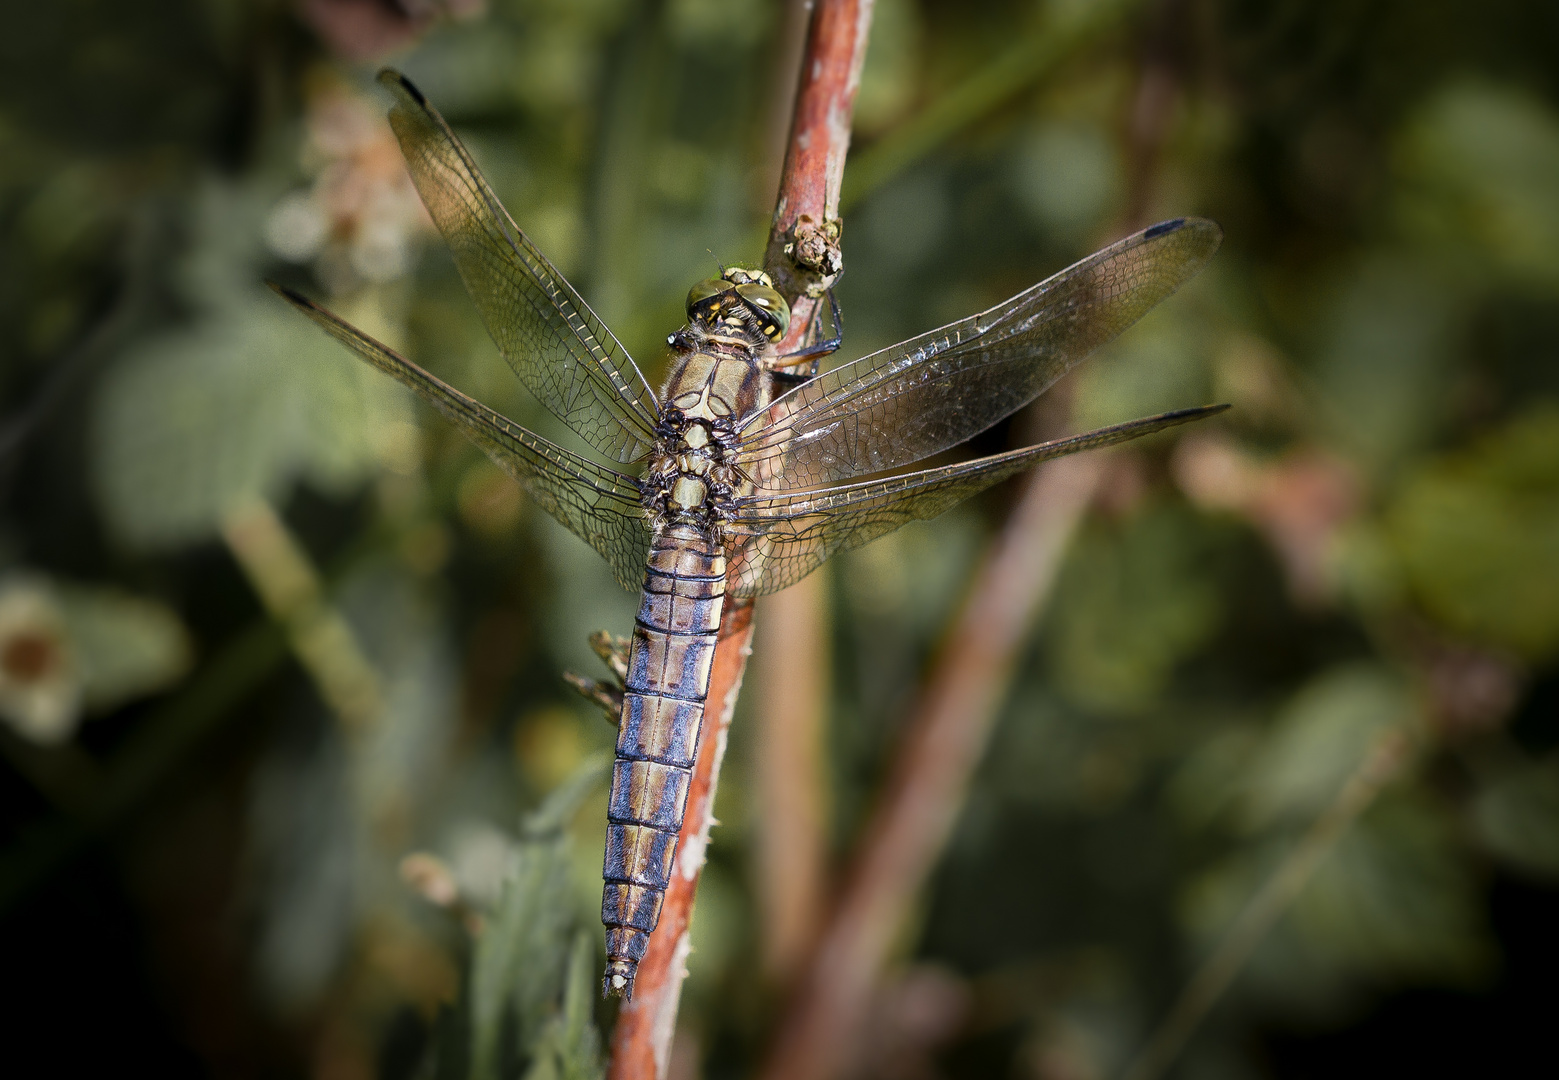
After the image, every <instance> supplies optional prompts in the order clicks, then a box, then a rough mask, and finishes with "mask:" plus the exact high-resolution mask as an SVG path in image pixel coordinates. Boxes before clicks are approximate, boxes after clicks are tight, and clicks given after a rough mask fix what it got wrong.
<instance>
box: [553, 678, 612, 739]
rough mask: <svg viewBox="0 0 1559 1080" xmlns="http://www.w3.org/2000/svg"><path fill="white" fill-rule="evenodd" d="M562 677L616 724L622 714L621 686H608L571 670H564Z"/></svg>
mask: <svg viewBox="0 0 1559 1080" xmlns="http://www.w3.org/2000/svg"><path fill="white" fill-rule="evenodd" d="M563 679H564V681H565V682H567V683H568V685H570V686H572V687H573V688H574V689H575V690H577V691H579V693H580V695H581V696H583V697H584V698H585V700H586V701H590V702H593V703H594V704H596V705H599V706H600V707H601V711H602V712H604V713H605V714H606V719H607V721H608V722H609V723H610V724H611V725H612V726H613V727H616V726H617V722H618V718H619V717H621V716H622V711H623V691H622V687H620V686H609V685H608V684H606V683H603V682H600V681H599V680H596V679H587V678H585V677H584V676H583V675H578V674H575V673H574V672H572V671H565V672H564V673H563Z"/></svg>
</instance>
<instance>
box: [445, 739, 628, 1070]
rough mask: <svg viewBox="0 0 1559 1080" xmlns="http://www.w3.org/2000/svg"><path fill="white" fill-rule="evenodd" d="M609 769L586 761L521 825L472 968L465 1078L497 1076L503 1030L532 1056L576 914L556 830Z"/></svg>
mask: <svg viewBox="0 0 1559 1080" xmlns="http://www.w3.org/2000/svg"><path fill="white" fill-rule="evenodd" d="M609 768H610V761H609V759H606V758H605V757H597V758H593V759H591V760H590V761H589V762H587V763H586V764H585V765H584V766H583V767H581V768H580V769H579V770H578V771H577V772H576V773H575V775H574V776H573V777H571V778H570V779H569V780H567V781H565V782H564V783H563V784H561V785H560V786H559V788H558V790H556V791H554V792H553V793H552V794H551V795H549V796H548V797H547V799H546V800H545V802H543V804H542V805H541V807H540V808H539V809H538V810H537V811H535V812H534V813H532V814H530V815H528V816H527V817H526V819H525V821H524V823H523V825H522V830H521V831H522V835H523V836H524V837H525V839H524V840H522V842H521V843H520V844H519V845H518V846H517V849H516V852H515V859H514V867H513V869H512V870H511V871H510V872H509V876H508V878H507V880H506V881H505V882H504V887H503V892H502V893H501V894H500V896H499V900H498V907H497V909H496V910H495V911H494V912H493V913H492V916H491V918H490V919H489V920H488V923H487V926H486V928H485V929H484V930H483V931H482V935H481V937H480V938H479V939H478V940H477V947H476V955H475V957H474V958H473V961H472V965H471V985H470V1010H471V1072H470V1076H471V1080H498V1078H499V1077H500V1076H501V1075H502V1074H503V1070H502V1065H503V1062H504V1060H505V1055H504V1039H503V1037H504V1034H505V1031H506V1030H512V1031H513V1035H514V1043H513V1045H514V1047H515V1050H516V1056H517V1057H518V1058H519V1059H521V1060H523V1059H525V1058H534V1056H535V1055H536V1052H537V1047H538V1046H539V1045H540V1040H541V1039H542V1037H543V1034H544V1031H545V1028H546V1024H547V1023H548V1022H549V1020H550V1017H551V1013H552V1009H553V1007H554V1006H555V1004H556V1003H557V1001H558V998H559V993H560V988H561V987H562V986H563V984H564V981H565V978H566V977H567V972H568V964H569V955H570V954H569V944H570V940H571V934H570V931H571V930H572V928H573V924H574V921H575V917H576V913H577V912H578V906H577V905H576V904H575V903H574V899H573V890H574V879H573V876H572V873H571V866H572V862H571V858H570V853H569V843H568V837H567V835H566V833H565V832H564V831H563V827H564V825H565V824H566V823H567V822H568V820H569V819H570V818H571V817H573V815H574V813H575V812H576V811H577V810H578V808H579V806H580V805H581V803H582V802H583V801H584V799H585V797H586V796H588V795H589V794H590V792H591V791H592V790H594V789H595V788H596V787H597V786H598V785H599V784H600V782H601V780H602V779H603V777H604V776H605V775H606V772H607V770H608V769H609ZM511 1024H512V1028H511V1027H510V1025H511Z"/></svg>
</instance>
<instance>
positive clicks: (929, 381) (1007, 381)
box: [738, 218, 1223, 491]
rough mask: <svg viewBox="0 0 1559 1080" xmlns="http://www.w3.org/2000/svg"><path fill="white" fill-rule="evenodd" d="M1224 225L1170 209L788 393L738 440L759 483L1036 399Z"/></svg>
mask: <svg viewBox="0 0 1559 1080" xmlns="http://www.w3.org/2000/svg"><path fill="white" fill-rule="evenodd" d="M1222 238H1223V231H1222V230H1221V229H1219V228H1218V226H1217V225H1215V224H1214V223H1213V222H1211V221H1204V220H1201V219H1199V218H1177V219H1176V220H1174V221H1166V222H1163V223H1161V224H1159V225H1155V226H1153V227H1152V228H1150V229H1144V230H1143V231H1142V232H1139V233H1136V234H1135V235H1133V236H1129V237H1127V238H1126V239H1124V240H1122V241H1120V242H1119V243H1116V244H1112V245H1111V246H1110V247H1107V248H1105V249H1104V250H1103V251H1099V252H1096V253H1094V254H1093V255H1090V256H1089V257H1088V258H1086V259H1084V260H1082V261H1081V262H1079V263H1077V264H1075V265H1074V266H1071V267H1069V268H1068V269H1066V270H1063V271H1061V272H1060V273H1059V274H1056V275H1055V276H1054V277H1051V278H1048V279H1047V280H1045V281H1042V282H1040V283H1039V284H1038V285H1035V286H1034V287H1033V288H1031V289H1027V290H1025V291H1024V292H1021V293H1019V294H1018V295H1017V296H1014V297H1013V298H1012V299H1010V300H1007V301H1004V302H1002V303H1000V304H997V305H996V306H995V307H993V308H991V309H990V310H989V311H982V312H980V313H979V314H978V315H972V316H970V317H969V318H967V319H964V320H962V321H960V322H955V323H952V324H950V325H948V326H944V327H942V328H941V329H938V330H932V331H931V332H929V333H926V334H922V335H921V336H919V337H916V338H911V339H910V340H908V341H904V342H900V343H899V344H897V345H894V346H892V347H891V348H888V349H883V350H882V351H880V352H875V353H872V354H871V355H870V356H864V357H862V358H861V359H859V360H856V361H854V362H852V363H849V364H845V365H843V366H842V367H839V368H836V369H834V370H833V371H830V372H827V373H826V374H824V375H822V376H820V377H818V378H816V379H814V380H812V381H811V382H809V383H806V384H805V385H803V386H800V387H798V388H796V389H795V390H792V391H791V392H789V393H788V394H785V395H784V396H782V397H780V398H778V399H776V400H775V402H774V405H773V407H772V408H771V409H770V410H769V411H768V412H764V413H758V414H756V415H755V416H754V417H753V419H752V420H751V421H749V425H752V424H754V423H756V422H759V421H758V417H768V418H773V417H775V416H781V415H782V416H783V418H782V419H779V420H777V421H774V420H772V419H771V422H770V423H769V424H768V425H767V426H763V427H751V428H750V430H749V432H748V433H747V434H746V435H745V437H744V440H743V444H742V447H741V448H740V450H739V451H738V453H739V455H740V458H741V460H742V462H743V467H744V468H745V469H746V471H747V473H748V475H749V476H752V477H753V478H754V480H755V481H756V483H757V484H758V486H759V487H760V488H761V489H764V490H768V491H796V490H801V489H806V488H819V487H822V486H824V485H827V484H831V483H835V482H837V481H840V480H848V479H850V478H852V477H856V476H864V475H867V474H869V473H875V472H885V471H887V470H890V469H896V468H899V467H901V466H904V465H908V464H910V463H911V462H915V461H919V460H921V459H922V458H926V457H929V456H931V455H932V454H936V453H939V452H941V451H943V450H946V449H948V448H950V447H953V446H957V445H958V444H959V443H961V442H963V441H965V440H966V439H968V438H969V437H970V436H973V435H976V434H978V433H979V432H981V431H984V430H985V429H986V428H988V427H990V426H991V425H992V424H994V423H996V422H997V421H998V420H1001V419H1002V418H1003V417H1006V416H1009V415H1010V414H1012V413H1013V412H1015V411H1016V410H1017V409H1019V408H1022V407H1023V406H1024V405H1026V404H1028V403H1029V402H1030V401H1032V400H1034V398H1036V397H1038V396H1039V394H1040V393H1041V392H1043V391H1044V390H1045V389H1046V388H1047V387H1049V386H1050V385H1051V384H1052V383H1054V382H1055V381H1056V380H1057V379H1059V378H1060V377H1061V376H1062V375H1065V374H1066V373H1067V372H1068V371H1070V370H1071V369H1072V367H1074V366H1075V365H1076V364H1077V363H1078V362H1079V361H1080V360H1082V359H1083V358H1084V357H1086V356H1087V355H1088V354H1089V353H1091V352H1093V351H1094V350H1095V349H1097V348H1098V347H1099V346H1101V345H1103V344H1104V343H1105V342H1107V341H1109V340H1110V339H1111V338H1113V337H1115V336H1116V335H1117V334H1119V333H1120V332H1121V331H1122V330H1125V329H1126V328H1127V327H1128V326H1130V325H1131V324H1132V323H1134V322H1136V321H1137V320H1138V319H1140V318H1141V317H1142V316H1143V315H1145V314H1146V313H1147V312H1148V311H1149V310H1150V309H1151V308H1152V307H1153V306H1154V305H1155V304H1157V303H1158V302H1159V301H1160V300H1163V299H1164V298H1165V297H1166V296H1168V295H1169V294H1170V293H1172V292H1174V291H1175V290H1176V289H1177V288H1179V287H1180V286H1181V285H1182V284H1183V283H1184V282H1185V281H1186V280H1187V279H1189V278H1190V277H1191V276H1192V275H1194V274H1195V273H1196V272H1197V271H1198V270H1200V269H1201V268H1202V266H1203V265H1204V264H1205V263H1206V262H1207V260H1208V259H1209V258H1211V257H1212V254H1213V252H1214V251H1216V250H1217V248H1218V244H1219V242H1220V241H1221V240H1222Z"/></svg>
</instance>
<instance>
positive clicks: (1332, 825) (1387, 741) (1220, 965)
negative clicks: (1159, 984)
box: [1123, 728, 1409, 1080]
mask: <svg viewBox="0 0 1559 1080" xmlns="http://www.w3.org/2000/svg"><path fill="white" fill-rule="evenodd" d="M1408 749H1409V741H1408V738H1407V733H1406V732H1405V731H1404V730H1402V729H1401V728H1393V729H1391V730H1389V731H1387V732H1385V733H1384V734H1383V735H1382V736H1381V737H1380V738H1379V739H1377V740H1376V742H1375V744H1374V745H1373V746H1372V747H1371V748H1370V752H1369V753H1368V754H1366V755H1365V757H1364V760H1363V761H1361V762H1360V763H1359V767H1358V768H1357V769H1356V770H1354V773H1353V775H1352V776H1350V777H1349V778H1348V782H1347V783H1345V784H1344V785H1343V786H1342V788H1341V789H1340V790H1339V791H1338V792H1337V796H1336V798H1334V799H1333V800H1332V803H1331V805H1330V806H1328V807H1327V808H1326V810H1325V812H1323V813H1322V814H1321V816H1320V817H1318V818H1316V820H1315V822H1314V823H1313V824H1312V825H1311V826H1310V828H1309V830H1308V831H1307V832H1306V833H1305V835H1304V837H1303V839H1301V840H1300V841H1299V844H1298V846H1296V847H1295V848H1294V850H1293V851H1291V852H1290V853H1289V855H1288V857H1287V858H1286V859H1284V860H1283V862H1282V865H1280V866H1279V867H1278V868H1277V869H1276V870H1275V871H1273V873H1272V876H1271V877H1269V878H1268V879H1267V880H1266V881H1265V882H1263V883H1262V886H1261V888H1260V889H1259V890H1257V892H1256V894H1255V895H1254V896H1252V897H1251V899H1250V902H1249V903H1248V904H1246V905H1245V909H1244V910H1243V911H1241V912H1240V914H1239V916H1238V918H1236V919H1235V920H1234V923H1233V925H1231V926H1230V927H1229V931H1228V933H1226V934H1225V935H1224V937H1223V940H1222V941H1220V942H1219V943H1218V948H1217V949H1216V950H1214V951H1213V953H1212V955H1211V956H1209V957H1208V958H1207V959H1206V960H1205V961H1203V963H1202V966H1201V967H1200V968H1199V969H1197V972H1196V974H1195V975H1194V976H1193V977H1192V978H1191V981H1190V982H1188V983H1186V985H1185V989H1183V990H1182V991H1181V992H1180V997H1179V998H1178V999H1177V1000H1176V1001H1175V1007H1174V1008H1173V1009H1171V1010H1170V1013H1169V1015H1168V1016H1166V1017H1165V1018H1164V1020H1163V1022H1162V1023H1161V1024H1159V1027H1158V1030H1157V1031H1155V1032H1154V1033H1153V1037H1152V1038H1151V1039H1149V1040H1148V1044H1147V1046H1146V1047H1144V1048H1143V1050H1142V1052H1141V1053H1140V1054H1138V1055H1137V1058H1136V1060H1135V1061H1133V1062H1132V1063H1131V1066H1130V1067H1129V1068H1128V1069H1127V1070H1126V1072H1125V1073H1124V1074H1123V1076H1124V1080H1157V1078H1158V1077H1160V1076H1162V1075H1163V1074H1164V1071H1165V1070H1166V1069H1168V1068H1169V1067H1170V1066H1171V1065H1173V1064H1174V1062H1175V1058H1177V1057H1178V1056H1179V1055H1180V1051H1181V1050H1183V1049H1184V1048H1185V1044H1186V1042H1187V1041H1188V1040H1189V1039H1190V1038H1191V1036H1192V1034H1193V1033H1195V1031H1196V1029H1197V1027H1198V1025H1200V1024H1201V1022H1202V1019H1203V1018H1204V1017H1205V1016H1206V1015H1207V1013H1208V1012H1209V1011H1210V1010H1211V1009H1212V1007H1213V1006H1214V1005H1215V1004H1217V1002H1218V999H1219V998H1220V997H1222V996H1223V994H1224V991H1226V990H1227V989H1228V988H1229V985H1230V984H1231V983H1232V982H1233V981H1234V978H1235V976H1236V975H1238V974H1239V973H1240V970H1241V969H1242V968H1243V967H1244V966H1245V962H1246V961H1247V960H1249V959H1250V957H1251V954H1252V953H1254V952H1255V951H1256V947H1257V946H1258V945H1260V944H1261V942H1262V939H1264V938H1265V937H1266V936H1267V932H1268V931H1270V930H1271V929H1272V927H1273V924H1275V923H1276V922H1277V921H1278V919H1279V918H1281V917H1282V915H1283V913H1284V912H1285V911H1287V910H1288V907H1289V905H1290V904H1292V903H1293V902H1294V899H1295V898H1296V897H1297V896H1298V895H1299V893H1300V890H1302V889H1303V888H1304V887H1305V884H1306V883H1307V882H1308V881H1309V880H1310V877H1311V875H1313V874H1314V873H1315V870H1316V867H1318V866H1320V864H1321V860H1322V859H1324V858H1325V857H1326V855H1327V854H1328V853H1329V852H1330V851H1331V850H1332V848H1333V847H1335V846H1336V844H1337V841H1338V840H1339V839H1340V838H1341V837H1342V834H1343V833H1344V832H1345V831H1347V829H1348V826H1350V825H1352V824H1353V822H1354V821H1356V820H1358V817H1359V815H1360V814H1362V813H1364V811H1365V810H1367V809H1369V807H1370V804H1371V803H1373V802H1374V801H1375V797H1376V796H1377V795H1379V794H1380V791H1381V789H1382V788H1384V787H1385V786H1386V784H1388V783H1389V782H1390V781H1391V780H1392V778H1393V777H1395V776H1396V775H1397V774H1398V773H1399V772H1401V770H1402V766H1403V764H1404V762H1405V761H1406V759H1407V752H1408Z"/></svg>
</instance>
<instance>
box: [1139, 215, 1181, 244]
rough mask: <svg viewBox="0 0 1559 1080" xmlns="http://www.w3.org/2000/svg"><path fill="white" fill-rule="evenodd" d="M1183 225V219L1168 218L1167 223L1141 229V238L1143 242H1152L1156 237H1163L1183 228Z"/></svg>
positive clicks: (1163, 222) (1161, 222)
mask: <svg viewBox="0 0 1559 1080" xmlns="http://www.w3.org/2000/svg"><path fill="white" fill-rule="evenodd" d="M1185 223H1186V219H1185V218H1183V217H1177V218H1170V219H1169V220H1168V221H1160V222H1159V223H1158V224H1157V225H1149V226H1148V227H1147V228H1146V229H1143V230H1142V238H1143V239H1144V240H1152V239H1153V238H1155V237H1158V236H1165V235H1167V234H1169V233H1172V232H1176V231H1178V230H1179V229H1181V228H1183V227H1184V226H1185Z"/></svg>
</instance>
